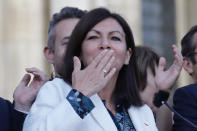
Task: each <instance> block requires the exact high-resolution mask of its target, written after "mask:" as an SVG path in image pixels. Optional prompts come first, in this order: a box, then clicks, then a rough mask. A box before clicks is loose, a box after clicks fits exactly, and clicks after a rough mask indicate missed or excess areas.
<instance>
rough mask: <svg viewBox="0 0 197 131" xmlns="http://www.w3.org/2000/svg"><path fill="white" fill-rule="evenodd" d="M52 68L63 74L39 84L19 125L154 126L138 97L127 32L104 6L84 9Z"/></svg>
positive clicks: (129, 129) (122, 130) (87, 130)
mask: <svg viewBox="0 0 197 131" xmlns="http://www.w3.org/2000/svg"><path fill="white" fill-rule="evenodd" d="M73 58H74V59H73ZM128 64H130V65H131V66H127V65H128ZM58 73H59V74H61V76H62V78H63V79H61V78H56V79H54V80H53V81H51V82H48V83H47V84H45V85H44V86H43V87H42V89H41V90H40V92H39V94H38V96H37V99H36V101H35V104H34V105H33V107H32V109H31V111H30V114H29V115H28V117H27V119H26V121H25V124H24V130H28V131H31V130H47V131H48V130H51V131H52V130H58V131H61V130H69V131H77V130H80V131H93V130H94V131H102V130H105V131H109V130H111V131H117V130H119V131H136V130H137V131H144V130H146V131H155V130H157V128H156V126H155V122H154V117H153V114H152V112H151V110H150V108H149V107H148V106H146V105H142V101H141V99H140V96H139V92H138V88H137V85H136V78H137V77H136V75H137V73H136V65H135V44H134V40H133V35H132V33H131V30H130V28H129V26H128V24H127V23H126V21H125V20H124V19H123V18H122V17H121V16H119V15H117V14H114V13H110V12H109V11H108V10H107V9H104V8H98V9H94V10H92V11H90V12H89V13H87V14H86V15H85V16H84V17H83V18H82V19H81V20H80V21H79V23H78V24H77V26H76V27H75V29H74V31H73V33H72V35H71V38H70V41H69V45H68V47H67V53H66V56H65V58H64V65H63V66H62V68H61V69H59V70H58ZM65 82H67V83H69V84H70V85H72V87H70V86H69V85H68V84H66V83H65ZM38 119H39V120H38Z"/></svg>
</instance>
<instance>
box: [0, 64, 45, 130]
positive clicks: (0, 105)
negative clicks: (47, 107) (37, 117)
mask: <svg viewBox="0 0 197 131" xmlns="http://www.w3.org/2000/svg"><path fill="white" fill-rule="evenodd" d="M26 71H27V72H28V73H31V74H33V75H34V78H33V80H32V81H31V82H30V80H31V76H30V74H25V76H24V77H23V79H22V80H21V82H20V83H19V85H18V86H17V87H16V89H15V91H14V103H13V104H12V103H11V102H9V101H8V100H5V99H3V98H1V97H0V131H22V127H23V122H24V119H25V117H26V114H27V113H28V112H29V110H30V107H31V105H32V103H33V101H34V99H35V97H36V95H37V92H38V91H39V89H40V87H41V86H42V85H43V84H44V83H45V82H46V75H45V74H44V73H43V72H41V71H39V70H38V69H36V68H28V69H26Z"/></svg>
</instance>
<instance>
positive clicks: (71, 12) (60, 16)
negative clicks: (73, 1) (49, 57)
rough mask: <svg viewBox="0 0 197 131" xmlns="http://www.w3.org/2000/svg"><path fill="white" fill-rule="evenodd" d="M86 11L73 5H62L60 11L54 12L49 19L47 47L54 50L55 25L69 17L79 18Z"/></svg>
mask: <svg viewBox="0 0 197 131" xmlns="http://www.w3.org/2000/svg"><path fill="white" fill-rule="evenodd" d="M85 13H86V11H83V10H80V9H78V8H75V7H64V8H62V9H61V11H60V12H58V13H55V14H54V15H53V17H52V20H51V21H50V25H49V29H48V47H49V49H50V50H52V51H54V50H55V44H54V43H55V26H56V25H57V24H58V23H59V22H60V21H62V20H65V19H71V18H79V19H80V18H81V17H82V16H84V14H85Z"/></svg>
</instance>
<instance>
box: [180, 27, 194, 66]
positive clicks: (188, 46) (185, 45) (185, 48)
mask: <svg viewBox="0 0 197 131" xmlns="http://www.w3.org/2000/svg"><path fill="white" fill-rule="evenodd" d="M195 33H197V25H195V26H193V27H192V28H191V29H190V30H189V32H188V33H187V34H186V35H185V36H184V37H183V39H182V40H181V46H182V49H181V53H182V55H183V57H187V58H189V59H190V60H191V61H192V63H193V64H195V63H196V61H195V59H194V51H195V48H196V45H195V44H197V43H195V42H194V39H193V37H194V34H195Z"/></svg>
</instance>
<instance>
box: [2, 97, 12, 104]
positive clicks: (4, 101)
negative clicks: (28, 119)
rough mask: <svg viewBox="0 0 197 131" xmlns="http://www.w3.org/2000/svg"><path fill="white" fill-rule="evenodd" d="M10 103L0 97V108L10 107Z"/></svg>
mask: <svg viewBox="0 0 197 131" xmlns="http://www.w3.org/2000/svg"><path fill="white" fill-rule="evenodd" d="M11 105H12V103H11V102H10V101H8V100H5V99H3V98H1V97H0V106H11Z"/></svg>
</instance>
